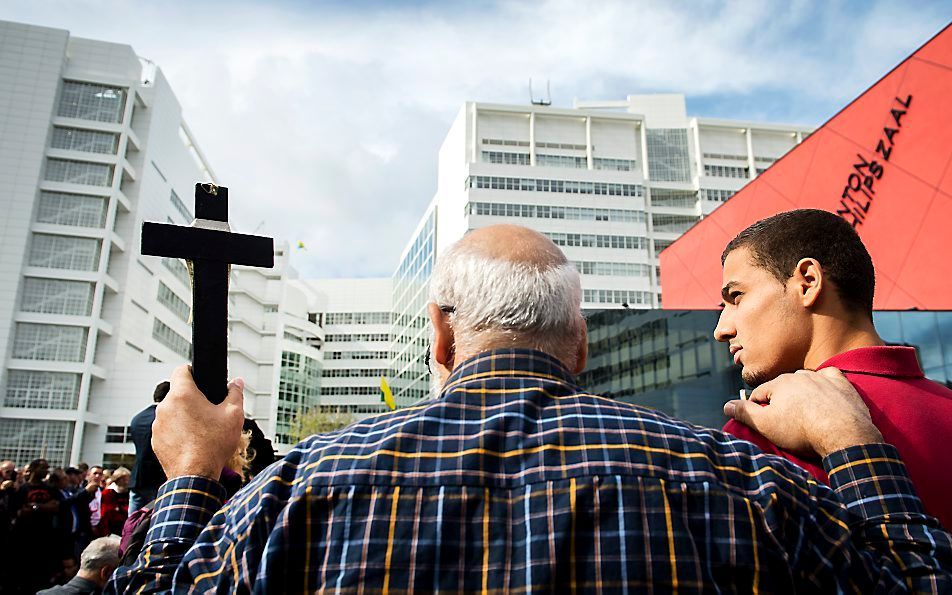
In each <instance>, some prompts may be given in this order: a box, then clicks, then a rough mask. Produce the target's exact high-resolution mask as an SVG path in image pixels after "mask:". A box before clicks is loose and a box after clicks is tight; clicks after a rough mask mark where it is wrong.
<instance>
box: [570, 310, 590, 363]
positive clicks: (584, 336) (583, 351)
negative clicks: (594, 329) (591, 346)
mask: <svg viewBox="0 0 952 595" xmlns="http://www.w3.org/2000/svg"><path fill="white" fill-rule="evenodd" d="M579 325H580V326H581V329H580V330H579V344H578V356H577V357H576V359H575V369H574V370H572V373H573V374H575V375H578V374H581V373H582V370H584V369H585V365H586V364H587V363H588V325H587V324H585V317H584V316H582V315H581V314H580V315H579Z"/></svg>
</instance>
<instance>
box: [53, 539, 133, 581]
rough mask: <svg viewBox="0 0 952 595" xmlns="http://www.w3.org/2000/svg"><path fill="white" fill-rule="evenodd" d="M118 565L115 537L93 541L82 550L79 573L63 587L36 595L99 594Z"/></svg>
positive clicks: (117, 547) (117, 545)
mask: <svg viewBox="0 0 952 595" xmlns="http://www.w3.org/2000/svg"><path fill="white" fill-rule="evenodd" d="M118 565H119V538H118V537H116V536H115V535H110V536H108V537H100V538H99V539H94V540H93V541H92V543H90V544H89V546H87V547H86V549H85V550H83V555H82V558H81V559H80V564H79V573H78V574H77V575H76V576H75V577H73V579H72V580H70V581H69V582H68V583H66V584H65V585H59V586H56V587H52V588H50V589H46V590H45V591H39V592H38V593H37V595H57V594H58V595H66V594H74V593H83V594H90V593H101V592H102V588H103V587H104V586H105V585H106V581H108V580H109V577H110V576H111V575H112V572H113V571H114V570H115V569H116V566H118Z"/></svg>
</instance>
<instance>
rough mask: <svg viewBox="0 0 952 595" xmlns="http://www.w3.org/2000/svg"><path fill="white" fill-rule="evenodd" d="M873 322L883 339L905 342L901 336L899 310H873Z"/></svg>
mask: <svg viewBox="0 0 952 595" xmlns="http://www.w3.org/2000/svg"><path fill="white" fill-rule="evenodd" d="M873 324H874V325H875V326H876V332H878V333H879V336H880V337H881V338H882V340H883V341H885V342H887V343H896V344H901V343H904V342H905V341H904V340H903V338H902V324H901V323H900V322H899V312H873Z"/></svg>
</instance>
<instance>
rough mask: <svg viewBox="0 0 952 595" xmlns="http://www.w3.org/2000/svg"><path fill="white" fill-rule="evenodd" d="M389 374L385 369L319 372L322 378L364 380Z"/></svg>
mask: <svg viewBox="0 0 952 595" xmlns="http://www.w3.org/2000/svg"><path fill="white" fill-rule="evenodd" d="M389 373H390V370H388V369H387V368H366V369H362V368H344V369H340V370H336V369H326V370H324V371H323V372H321V377H322V378H365V377H379V376H386V375H387V374H389Z"/></svg>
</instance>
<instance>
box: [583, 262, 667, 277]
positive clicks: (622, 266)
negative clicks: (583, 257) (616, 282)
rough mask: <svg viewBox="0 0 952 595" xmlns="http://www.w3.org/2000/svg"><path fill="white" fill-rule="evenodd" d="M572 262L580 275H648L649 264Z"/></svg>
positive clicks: (649, 272)
mask: <svg viewBox="0 0 952 595" xmlns="http://www.w3.org/2000/svg"><path fill="white" fill-rule="evenodd" d="M572 264H574V265H575V268H576V269H578V272H579V273H581V274H582V275H599V276H606V277H648V276H650V275H651V266H650V265H647V264H641V263H637V262H592V261H575V262H573V263H572Z"/></svg>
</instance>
